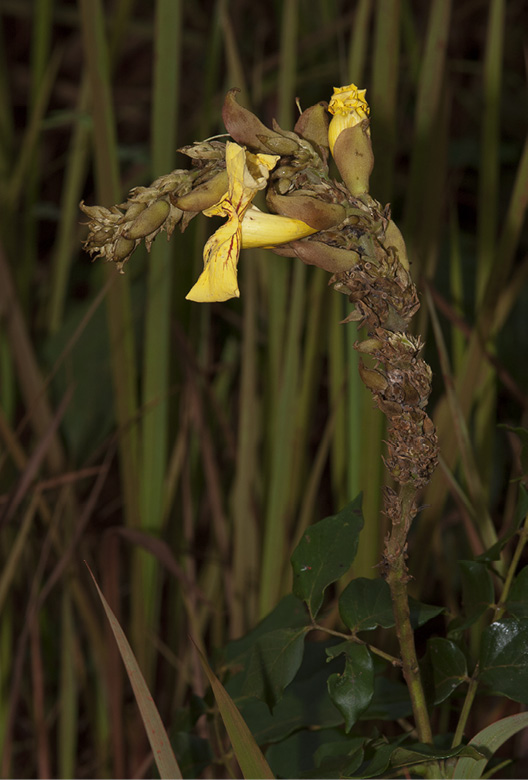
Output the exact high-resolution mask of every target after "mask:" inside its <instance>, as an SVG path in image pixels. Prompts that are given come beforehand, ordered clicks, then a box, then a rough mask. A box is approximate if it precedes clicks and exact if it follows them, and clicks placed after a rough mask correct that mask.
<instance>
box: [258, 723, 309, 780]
mask: <svg viewBox="0 0 528 780" xmlns="http://www.w3.org/2000/svg"><path fill="white" fill-rule="evenodd" d="M321 740H322V733H321V732H317V731H308V730H307V729H302V730H301V731H296V732H295V734H291V735H290V736H289V737H287V738H286V739H284V740H282V741H281V742H277V743H275V744H274V745H271V747H269V748H268V750H267V751H266V759H267V761H268V763H269V765H270V767H271V769H272V772H273V773H274V775H275V777H302V776H303V775H306V774H308V773H310V772H313V771H314V770H315V768H316V767H315V764H314V754H315V751H316V750H317V748H318V747H319V746H320V744H321Z"/></svg>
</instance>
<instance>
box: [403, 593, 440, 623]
mask: <svg viewBox="0 0 528 780" xmlns="http://www.w3.org/2000/svg"><path fill="white" fill-rule="evenodd" d="M409 611H410V613H411V626H412V627H413V628H418V626H423V625H424V624H425V623H427V622H428V621H429V620H432V619H433V618H434V617H436V616H437V615H440V614H442V612H443V611H444V608H443V607H436V606H434V605H433V604H423V603H422V602H421V601H416V599H413V597H412V596H409Z"/></svg>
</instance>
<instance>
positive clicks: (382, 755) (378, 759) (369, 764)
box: [352, 734, 407, 778]
mask: <svg viewBox="0 0 528 780" xmlns="http://www.w3.org/2000/svg"><path fill="white" fill-rule="evenodd" d="M405 739H407V735H406V734H402V735H401V736H400V737H397V738H396V739H395V740H393V741H392V742H387V740H386V739H384V738H381V739H376V740H372V741H371V742H370V743H367V745H366V747H365V762H364V764H363V765H362V766H361V767H359V772H358V773H356V774H354V775H352V777H358V778H359V777H361V778H367V777H381V776H382V775H383V774H384V773H385V772H386V770H387V769H388V767H389V765H390V761H391V756H392V754H393V753H394V751H395V750H396V748H397V747H398V744H399V743H400V742H403V741H404V740H405Z"/></svg>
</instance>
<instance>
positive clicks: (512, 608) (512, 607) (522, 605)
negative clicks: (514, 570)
mask: <svg viewBox="0 0 528 780" xmlns="http://www.w3.org/2000/svg"><path fill="white" fill-rule="evenodd" d="M506 608H507V610H508V612H510V614H512V615H514V616H515V617H516V618H528V566H525V567H524V569H521V571H520V572H519V574H518V575H517V576H516V578H515V579H514V581H513V584H512V586H511V589H510V595H509V596H508V598H507V600H506Z"/></svg>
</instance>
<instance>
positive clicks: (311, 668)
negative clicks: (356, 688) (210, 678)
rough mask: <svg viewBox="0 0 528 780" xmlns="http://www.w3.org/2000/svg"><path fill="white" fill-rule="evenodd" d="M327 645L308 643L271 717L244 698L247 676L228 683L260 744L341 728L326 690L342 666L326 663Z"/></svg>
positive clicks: (265, 707) (256, 702)
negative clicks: (297, 733)
mask: <svg viewBox="0 0 528 780" xmlns="http://www.w3.org/2000/svg"><path fill="white" fill-rule="evenodd" d="M328 645H329V643H328V642H306V643H305V648H304V657H303V661H302V664H301V668H300V669H299V671H298V672H297V674H296V676H295V678H294V680H293V681H292V682H291V683H290V684H289V685H288V687H287V688H286V689H285V691H284V695H283V697H282V699H281V700H280V701H279V703H278V704H277V706H276V707H275V708H274V709H273V712H272V713H271V712H270V709H269V707H268V705H267V704H265V703H264V702H263V701H260V700H259V699H255V698H247V697H246V696H243V695H242V686H243V683H244V674H238V675H237V676H236V677H233V678H231V679H230V680H229V682H228V683H227V686H226V687H227V688H228V690H229V693H230V694H231V696H232V698H233V699H234V700H235V702H236V704H237V705H238V706H239V708H240V710H241V712H242V715H243V717H244V720H245V721H246V723H247V724H248V726H249V728H250V730H251V732H252V734H254V735H255V739H256V740H257V741H258V742H259V744H269V743H270V742H278V741H280V740H283V739H284V738H285V737H287V736H288V735H289V734H291V733H292V732H294V731H297V730H299V729H302V728H316V729H327V728H332V727H335V726H341V725H342V723H343V716H342V715H341V713H340V712H339V710H337V709H336V707H335V705H334V703H333V702H332V700H331V699H330V696H329V695H328V688H327V678H328V674H329V673H331V672H333V671H339V669H340V662H339V660H335V661H331V662H329V663H328V664H326V663H325V661H326V660H327V658H326V653H325V648H326V647H328ZM329 667H330V669H329ZM407 714H408V713H407Z"/></svg>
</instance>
